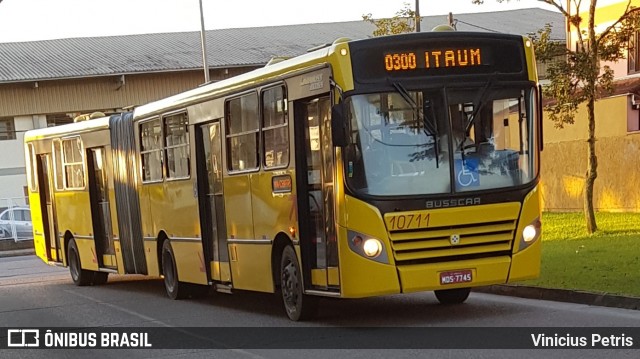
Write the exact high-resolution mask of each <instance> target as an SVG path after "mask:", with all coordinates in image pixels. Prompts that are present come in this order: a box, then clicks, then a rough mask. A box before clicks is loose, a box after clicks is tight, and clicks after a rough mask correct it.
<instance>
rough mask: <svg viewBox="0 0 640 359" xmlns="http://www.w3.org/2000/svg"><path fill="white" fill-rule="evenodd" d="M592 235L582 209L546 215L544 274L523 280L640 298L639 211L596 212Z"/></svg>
mask: <svg viewBox="0 0 640 359" xmlns="http://www.w3.org/2000/svg"><path fill="white" fill-rule="evenodd" d="M596 220H597V223H598V228H599V230H598V232H596V233H595V234H593V235H588V234H587V231H586V225H585V221H584V215H583V214H582V213H544V214H543V216H542V226H543V227H542V242H543V243H542V269H541V273H540V278H538V279H536V280H530V281H525V282H522V283H521V284H524V285H531V286H540V287H546V288H561V289H574V290H583V291H589V292H598V293H610V294H621V295H630V296H635V297H640V213H597V214H596Z"/></svg>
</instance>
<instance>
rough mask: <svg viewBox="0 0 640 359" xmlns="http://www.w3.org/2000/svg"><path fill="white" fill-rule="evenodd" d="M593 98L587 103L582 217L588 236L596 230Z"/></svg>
mask: <svg viewBox="0 0 640 359" xmlns="http://www.w3.org/2000/svg"><path fill="white" fill-rule="evenodd" d="M594 108H595V98H593V97H591V98H590V99H589V101H588V102H587V111H588V115H587V116H588V120H589V139H588V140H587V173H586V178H585V181H584V217H585V220H586V222H587V232H588V233H589V234H592V233H594V232H595V231H597V230H598V225H597V224H596V215H595V212H594V210H593V185H594V183H595V182H596V177H598V157H597V156H596V119H595V111H594Z"/></svg>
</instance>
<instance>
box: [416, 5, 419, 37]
mask: <svg viewBox="0 0 640 359" xmlns="http://www.w3.org/2000/svg"><path fill="white" fill-rule="evenodd" d="M416 32H420V0H416Z"/></svg>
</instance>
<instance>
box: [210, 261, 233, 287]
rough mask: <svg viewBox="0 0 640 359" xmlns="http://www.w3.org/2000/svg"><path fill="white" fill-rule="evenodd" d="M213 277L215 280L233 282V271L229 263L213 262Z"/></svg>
mask: <svg viewBox="0 0 640 359" xmlns="http://www.w3.org/2000/svg"><path fill="white" fill-rule="evenodd" d="M211 276H212V279H213V280H217V281H220V282H231V269H230V267H229V262H218V261H212V262H211Z"/></svg>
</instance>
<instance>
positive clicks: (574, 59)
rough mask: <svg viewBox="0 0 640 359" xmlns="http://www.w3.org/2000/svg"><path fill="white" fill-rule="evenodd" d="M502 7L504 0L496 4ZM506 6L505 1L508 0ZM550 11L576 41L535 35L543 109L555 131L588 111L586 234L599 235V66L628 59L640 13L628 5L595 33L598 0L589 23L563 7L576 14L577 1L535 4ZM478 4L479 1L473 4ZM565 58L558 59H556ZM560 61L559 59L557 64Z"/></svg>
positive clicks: (608, 73) (593, 0)
mask: <svg viewBox="0 0 640 359" xmlns="http://www.w3.org/2000/svg"><path fill="white" fill-rule="evenodd" d="M496 1H498V2H504V1H505V0H496ZM506 1H509V0H506ZM536 1H539V2H543V3H545V4H549V5H552V6H554V7H555V8H556V9H558V11H560V13H562V14H563V15H564V17H565V19H566V21H567V23H568V24H569V25H571V27H572V28H574V29H576V32H577V34H578V41H577V45H576V48H575V49H572V48H568V47H567V46H564V47H562V48H560V50H561V51H560V52H558V49H559V48H558V47H557V46H554V45H553V42H552V41H551V39H550V32H551V27H550V26H549V25H547V26H546V27H545V28H544V29H541V30H540V31H538V34H537V35H536V36H534V45H535V49H536V57H537V58H538V60H540V61H541V62H543V63H548V64H549V67H548V79H549V81H550V84H549V85H547V86H545V87H544V89H543V92H544V95H545V96H546V97H549V98H551V99H552V100H553V101H552V102H550V103H549V104H548V105H547V106H545V110H546V111H547V113H548V114H549V117H550V119H551V120H552V121H553V122H554V123H555V126H556V127H557V128H563V127H564V125H565V124H573V123H574V120H575V113H576V110H577V108H578V106H579V105H581V104H583V103H584V104H586V107H587V121H588V133H587V171H586V174H585V185H584V192H583V201H584V215H585V221H586V224H587V232H588V233H589V234H592V233H594V232H595V231H597V229H598V226H597V223H596V218H595V213H594V208H593V187H594V184H595V181H596V178H597V177H598V157H597V154H596V136H595V129H596V118H595V102H596V100H597V99H599V98H601V97H604V96H607V95H609V94H611V92H612V91H613V88H614V83H613V70H612V69H611V68H610V67H609V66H608V65H602V62H617V61H619V60H621V59H623V58H624V57H625V56H626V49H627V48H628V43H629V38H630V37H631V36H633V34H634V33H635V31H637V30H638V29H639V28H640V26H639V25H640V16H639V15H640V8H635V7H632V6H631V0H628V2H627V6H626V8H625V10H624V12H623V13H622V14H621V15H620V17H619V18H618V19H617V20H616V21H614V22H613V23H612V24H610V25H609V26H608V27H607V28H605V29H604V30H603V31H601V32H599V33H596V31H595V29H596V23H595V15H596V5H597V0H588V1H589V9H588V12H587V13H588V18H587V19H586V21H585V20H584V19H582V18H581V17H580V11H578V10H576V11H575V12H576V13H575V14H572V13H571V11H570V9H566V8H565V7H564V6H563V3H566V4H572V6H573V7H574V8H576V9H580V10H582V9H581V8H580V5H581V2H582V1H581V0H569V1H571V2H570V3H568V2H567V1H566V0H536ZM472 2H473V3H474V4H481V3H483V0H472ZM559 54H560V55H564V56H560V57H558V55H559ZM559 59H561V60H559Z"/></svg>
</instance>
